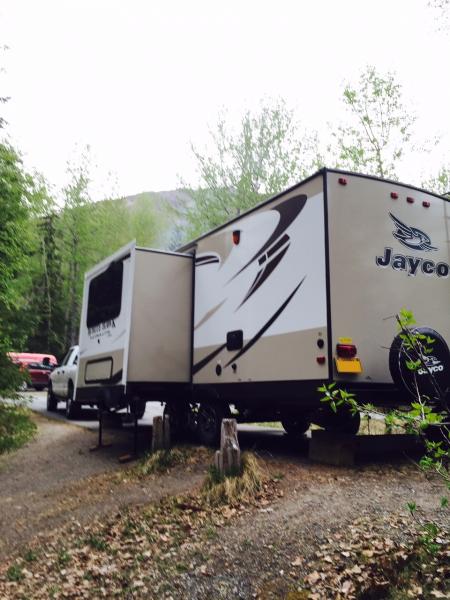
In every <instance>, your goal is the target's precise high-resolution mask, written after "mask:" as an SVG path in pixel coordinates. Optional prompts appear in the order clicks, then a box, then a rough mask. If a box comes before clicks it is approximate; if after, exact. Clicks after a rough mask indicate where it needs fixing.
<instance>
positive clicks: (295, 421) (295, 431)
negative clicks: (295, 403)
mask: <svg viewBox="0 0 450 600" xmlns="http://www.w3.org/2000/svg"><path fill="white" fill-rule="evenodd" d="M281 424H282V425H283V429H284V430H285V432H286V433H287V434H288V435H291V436H293V437H296V436H302V435H303V434H304V433H306V432H307V431H308V429H309V427H310V425H311V423H310V422H309V421H307V420H306V419H302V418H301V417H285V418H284V419H282V420H281Z"/></svg>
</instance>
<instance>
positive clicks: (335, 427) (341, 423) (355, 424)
mask: <svg viewBox="0 0 450 600" xmlns="http://www.w3.org/2000/svg"><path fill="white" fill-rule="evenodd" d="M314 422H315V423H317V425H320V427H323V428H324V429H325V430H327V431H333V432H335V433H346V434H348V435H356V434H357V433H358V431H359V426H360V425H361V415H360V414H359V412H358V413H356V414H352V412H351V411H350V409H349V408H347V407H345V406H340V407H339V408H338V410H337V412H334V411H332V410H331V408H329V407H327V408H326V409H323V410H321V411H320V413H319V414H318V415H317V418H316V419H314Z"/></svg>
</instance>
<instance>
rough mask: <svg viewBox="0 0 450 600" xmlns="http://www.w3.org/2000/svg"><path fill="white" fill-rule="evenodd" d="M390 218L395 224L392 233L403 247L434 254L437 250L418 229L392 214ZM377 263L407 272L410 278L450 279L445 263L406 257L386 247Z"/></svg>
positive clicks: (378, 257) (428, 238)
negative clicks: (421, 275)
mask: <svg viewBox="0 0 450 600" xmlns="http://www.w3.org/2000/svg"><path fill="white" fill-rule="evenodd" d="M389 216H390V217H391V219H392V220H393V222H394V224H395V229H394V231H393V232H392V235H393V236H394V238H395V239H396V240H397V241H399V242H400V243H401V244H402V245H403V246H406V247H407V248H410V249H411V250H419V251H422V252H432V251H435V250H437V248H436V247H435V246H432V245H431V239H430V236H428V235H427V234H426V233H425V232H424V231H422V230H421V229H417V227H409V226H408V225H405V223H402V221H400V219H397V217H395V216H394V215H393V214H392V213H389ZM375 262H376V264H377V266H378V267H384V268H385V267H389V266H390V267H391V268H392V269H394V271H405V272H406V273H407V274H408V275H409V276H412V277H415V276H416V275H417V273H419V272H422V273H423V274H424V275H436V276H437V277H448V275H449V272H450V267H449V265H448V264H447V263H445V262H438V263H436V262H435V261H433V260H430V259H424V258H420V257H417V256H405V255H404V254H394V250H393V248H390V247H386V248H385V249H384V254H383V256H377V257H376V258H375Z"/></svg>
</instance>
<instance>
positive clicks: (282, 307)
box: [224, 275, 306, 369]
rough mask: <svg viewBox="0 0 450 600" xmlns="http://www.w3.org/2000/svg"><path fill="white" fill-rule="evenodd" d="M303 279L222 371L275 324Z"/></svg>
mask: <svg viewBox="0 0 450 600" xmlns="http://www.w3.org/2000/svg"><path fill="white" fill-rule="evenodd" d="M305 279H306V275H305V277H303V279H302V280H301V281H300V283H299V284H298V286H297V287H296V288H295V290H294V291H293V292H292V293H291V294H290V295H289V296H288V297H287V298H286V300H285V301H284V302H283V304H282V305H281V306H280V308H279V309H278V310H277V312H276V313H275V314H274V315H272V316H271V317H270V319H269V320H268V321H267V323H266V324H265V325H264V326H263V327H262V328H261V329H260V330H259V331H258V333H257V334H256V335H255V336H253V337H252V339H251V340H249V341H248V342H247V344H245V346H244V347H243V348H241V350H239V352H238V353H237V354H236V355H235V356H234V357H233V358H232V359H231V360H229V361H228V362H227V364H226V365H225V366H224V369H225V368H226V367H228V366H229V365H231V363H233V362H236V361H237V360H238V359H239V358H240V357H241V356H242V355H243V354H245V353H246V352H247V351H248V350H250V348H251V347H252V346H254V345H255V344H256V342H257V341H258V340H259V338H260V337H262V336H263V335H264V333H265V332H266V331H267V330H268V329H269V327H270V326H271V325H272V324H273V323H275V321H276V320H277V319H278V317H279V316H280V315H281V313H282V312H283V311H284V309H285V308H286V306H287V305H288V304H289V302H290V301H291V300H292V298H293V297H294V296H295V293H296V292H297V290H298V289H299V287H300V286H301V285H302V283H303V282H304V281H305ZM225 345H226V344H225Z"/></svg>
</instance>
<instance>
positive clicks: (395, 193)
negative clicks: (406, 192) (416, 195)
mask: <svg viewBox="0 0 450 600" xmlns="http://www.w3.org/2000/svg"><path fill="white" fill-rule="evenodd" d="M391 198H392V200H397V198H398V194H397V192H391Z"/></svg>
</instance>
